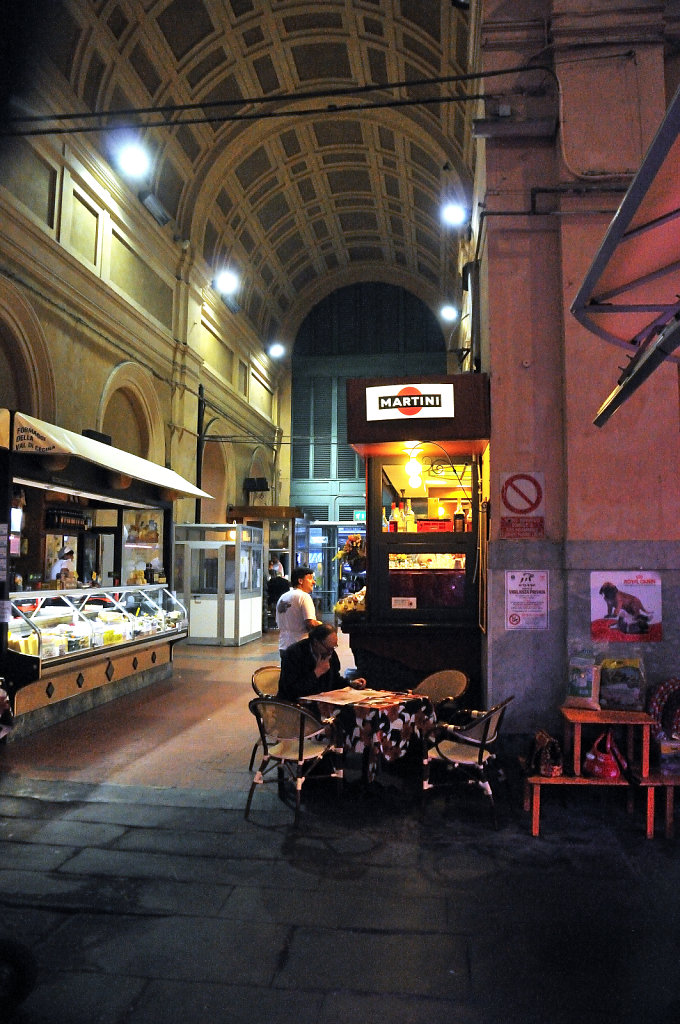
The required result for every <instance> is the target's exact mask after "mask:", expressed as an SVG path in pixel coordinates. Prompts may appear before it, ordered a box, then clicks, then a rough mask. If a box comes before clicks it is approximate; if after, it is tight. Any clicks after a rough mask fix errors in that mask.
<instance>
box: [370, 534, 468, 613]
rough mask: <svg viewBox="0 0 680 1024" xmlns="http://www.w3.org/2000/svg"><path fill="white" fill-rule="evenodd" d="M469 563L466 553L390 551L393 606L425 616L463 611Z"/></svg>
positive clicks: (389, 573) (389, 572) (391, 598)
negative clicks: (455, 610)
mask: <svg viewBox="0 0 680 1024" xmlns="http://www.w3.org/2000/svg"><path fill="white" fill-rule="evenodd" d="M466 561H467V554H466V553H465V552H464V551H459V552H455V553H453V552H450V551H420V550H419V551H396V552H393V551H390V552H389V555H388V564H389V570H388V575H389V596H390V607H391V608H392V609H396V608H410V609H412V610H413V611H419V612H421V613H423V612H432V611H434V610H435V609H442V608H448V609H454V608H463V607H464V606H465V598H466Z"/></svg>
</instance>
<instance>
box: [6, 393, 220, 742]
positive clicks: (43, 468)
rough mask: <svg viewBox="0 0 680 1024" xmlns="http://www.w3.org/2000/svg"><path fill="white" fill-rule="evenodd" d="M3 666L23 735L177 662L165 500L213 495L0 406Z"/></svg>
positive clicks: (180, 627) (169, 505)
mask: <svg viewBox="0 0 680 1024" xmlns="http://www.w3.org/2000/svg"><path fill="white" fill-rule="evenodd" d="M0 488H1V491H0V609H1V611H2V615H0V677H2V678H4V687H5V689H6V690H7V692H8V693H9V695H10V699H11V702H12V707H13V711H14V715H15V721H16V725H15V729H14V731H13V733H12V735H15V736H18V735H20V734H22V733H26V732H29V731H31V730H33V729H35V728H41V727H43V726H44V725H48V724H50V723H51V722H54V721H56V720H58V719H59V718H64V717H68V716H70V715H72V714H76V713H78V712H79V711H81V710H84V709H85V708H86V707H87V706H90V705H91V704H94V703H97V702H99V701H101V700H108V699H110V698H111V696H114V695H115V694H116V693H117V692H124V690H125V689H131V688H136V687H138V686H142V685H146V684H147V683H149V682H152V681H153V680H154V679H157V678H163V677H164V676H167V675H169V674H170V672H171V670H172V666H171V663H172V649H173V646H174V644H175V643H176V642H177V641H178V640H180V639H182V638H183V637H186V635H187V627H188V623H187V613H186V610H185V607H184V605H183V604H182V602H181V601H179V600H177V598H176V596H175V595H174V593H173V591H172V589H171V588H172V578H171V575H170V573H171V569H172V543H173V501H174V500H175V499H176V498H177V497H179V496H181V495H186V496H190V497H208V495H207V494H206V493H205V492H204V491H201V490H200V489H199V488H197V487H194V485H193V484H191V483H189V481H187V480H185V479H183V478H182V477H181V476H179V475H178V474H177V473H174V472H173V471H172V470H169V469H166V468H165V467H162V466H158V465H156V464H155V463H153V462H150V461H148V460H147V459H142V458H139V457H138V456H135V455H132V454H130V453H129V452H125V451H121V450H120V449H117V448H114V447H113V446H112V445H110V444H107V443H105V442H104V441H103V440H98V439H97V438H94V437H90V436H84V435H80V434H76V433H74V432H72V431H69V430H64V429H63V428H61V427H58V426H56V425H54V424H51V423H46V422H45V421H43V420H40V419H37V418H36V417H33V416H29V415H27V414H25V413H20V412H10V411H9V410H7V409H0Z"/></svg>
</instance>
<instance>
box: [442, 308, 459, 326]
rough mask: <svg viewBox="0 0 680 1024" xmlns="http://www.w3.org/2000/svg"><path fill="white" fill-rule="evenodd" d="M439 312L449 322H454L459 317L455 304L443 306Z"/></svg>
mask: <svg viewBox="0 0 680 1024" xmlns="http://www.w3.org/2000/svg"><path fill="white" fill-rule="evenodd" d="M439 314H440V316H441V318H442V320H446V322H447V323H448V324H452V323H454V321H456V320H457V319H458V310H457V309H456V307H455V306H442V308H441V309H440V311H439Z"/></svg>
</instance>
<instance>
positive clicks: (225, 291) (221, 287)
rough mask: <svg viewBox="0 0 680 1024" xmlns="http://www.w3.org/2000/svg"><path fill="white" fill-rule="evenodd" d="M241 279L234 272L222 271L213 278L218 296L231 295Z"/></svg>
mask: <svg viewBox="0 0 680 1024" xmlns="http://www.w3.org/2000/svg"><path fill="white" fill-rule="evenodd" d="M240 283H241V279H240V278H239V276H238V274H237V273H236V271H234V270H222V271H221V272H220V273H219V274H218V275H217V277H216V278H215V288H216V290H217V291H218V292H219V293H220V295H233V294H234V292H235V291H237V289H238V286H239V284H240Z"/></svg>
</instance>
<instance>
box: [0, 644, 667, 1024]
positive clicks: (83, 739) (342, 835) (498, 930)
mask: <svg viewBox="0 0 680 1024" xmlns="http://www.w3.org/2000/svg"><path fill="white" fill-rule="evenodd" d="M341 655H342V657H343V661H344V662H345V664H346V665H348V664H351V660H349V661H348V660H347V659H348V652H347V651H346V649H345V650H341ZM276 660H277V652H276V634H272V633H270V634H267V635H266V636H265V637H264V638H263V639H262V640H261V641H256V642H255V643H254V644H249V645H247V646H245V647H243V648H240V649H238V650H237V649H218V648H201V647H188V646H180V647H179V648H177V650H176V661H175V672H174V676H173V678H172V679H171V680H168V681H165V682H163V683H159V684H155V685H154V686H151V687H149V688H148V689H146V690H143V691H139V692H137V693H134V694H130V695H128V696H126V697H122V698H120V699H118V700H117V701H115V702H112V703H110V704H106V705H102V706H101V707H99V708H96V709H94V710H92V711H89V712H87V713H86V714H83V715H80V716H78V717H77V718H74V719H71V720H70V721H66V722H63V723H61V724H59V725H55V726H52V727H51V728H49V729H46V730H44V731H43V732H40V733H36V734H34V735H32V736H27V737H24V738H23V739H21V740H18V741H15V742H10V743H7V744H4V745H0V910H1V911H2V916H1V918H0V953H2V952H5V953H9V951H10V948H11V942H12V941H15V940H18V941H20V942H22V943H23V944H24V945H25V947H26V949H27V954H26V955H27V956H30V958H31V959H32V960H33V961H34V963H35V966H36V970H37V978H36V982H35V986H34V988H33V990H32V992H31V994H30V995H29V996H28V998H27V999H26V1000H25V1001H24V1002H23V1003H22V1004H21V1006H20V1007H19V1008H18V1009H17V1010H16V1012H15V1013H14V1014H13V1015H12V1014H11V1013H10V1010H9V1007H8V1006H7V1005H5V1006H4V1007H3V1006H0V1021H4V1020H7V1021H10V1020H11V1021H13V1022H17V1024H29V1022H30V1024H43V1022H44V1024H48V1022H49V1024H161V1022H163V1024H175V1022H179V1021H182V1022H187V1021H188V1022H190V1024H197V1022H200V1024H203V1022H206V1024H208V1022H209V1024H241V1022H246V1021H247V1022H248V1024H259V1022H264V1021H269V1020H271V1021H276V1022H277V1024H341V1022H342V1024H346V1022H347V1021H349V1020H353V1021H365V1022H367V1024H379V1022H380V1024H382V1022H389V1024H425V1022H426V1021H427V1022H430V1021H432V1020H436V1019H441V1020H446V1021H447V1024H539V1022H541V1024H543V1022H551V1024H575V1022H577V1021H578V1022H581V1021H587V1022H588V1024H605V1022H606V1024H647V1022H650V1024H651V1022H652V1021H654V1022H656V1021H664V1022H668V1024H680V981H679V980H678V958H679V954H680V911H679V909H678V891H680V858H678V844H677V840H666V839H664V838H663V828H662V823H661V822H659V825H658V828H657V838H656V839H654V840H647V839H645V836H644V813H643V806H642V802H641V801H640V802H639V804H638V806H636V809H635V813H634V814H633V815H632V816H631V815H629V814H627V812H626V807H625V795H624V794H623V793H622V792H621V791H619V790H598V791H596V792H593V791H582V790H579V791H577V792H576V791H574V790H569V791H568V792H566V793H563V792H562V791H560V792H556V791H550V792H547V793H545V794H544V799H543V805H544V806H543V815H542V834H541V836H540V837H539V838H536V839H534V838H532V837H531V834H530V827H529V821H528V816H527V815H525V814H524V812H523V811H522V807H521V792H520V786H519V785H518V783H517V779H516V777H515V776H514V773H513V770H512V764H508V769H509V778H510V785H509V787H508V789H507V792H503V791H501V793H500V796H499V805H500V806H499V828H498V830H496V831H494V829H493V827H492V825H491V822H490V819H489V815H488V808H486V807H485V806H483V805H482V803H481V801H480V800H478V799H476V798H475V797H476V796H477V794H476V793H469V792H468V793H465V794H461V795H454V796H453V797H451V798H449V799H445V798H443V797H442V796H440V795H437V794H433V795H432V798H431V801H430V803H429V805H428V807H427V808H426V810H425V812H424V813H422V812H421V809H420V804H419V799H418V784H417V769H418V766H417V764H413V763H411V764H409V763H406V762H404V763H400V764H399V765H397V766H395V767H394V768H392V769H386V770H384V771H383V772H382V774H381V776H380V778H379V780H378V782H379V785H378V787H376V789H375V791H373V792H370V793H366V791H365V790H364V789H363V788H362V787H361V786H360V784H359V776H358V771H357V770H355V767H354V766H352V765H350V771H349V782H348V785H347V787H346V792H345V794H344V796H343V798H342V800H341V801H339V802H338V800H337V798H336V796H335V794H334V792H332V791H329V790H328V789H327V784H326V783H324V782H322V781H318V782H315V783H311V782H310V783H309V784H308V785H307V786H306V787H305V790H304V795H305V802H304V807H303V813H302V816H301V824H300V827H299V828H298V829H294V828H293V827H292V811H291V809H290V807H289V806H287V805H286V804H284V803H282V802H281V801H279V800H278V798H277V796H276V787H271V789H272V790H273V792H269V791H264V792H263V791H261V790H258V791H257V792H256V794H255V797H254V802H253V810H252V814H251V819H250V820H249V821H245V820H244V818H243V808H244V805H245V799H246V795H247V791H248V786H249V783H250V778H251V776H250V773H249V772H248V770H247V768H248V761H249V758H250V752H251V749H252V745H253V742H254V739H255V734H254V721H253V720H252V718H251V716H250V714H249V712H248V710H247V702H248V699H249V697H250V696H251V693H252V691H251V689H250V676H251V673H252V671H253V670H254V668H256V667H257V666H258V665H260V664H267V663H272V662H276ZM659 802H660V803H661V802H662V801H659ZM1 981H2V973H1V972H0V990H1ZM3 1013H4V1016H3Z"/></svg>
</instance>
